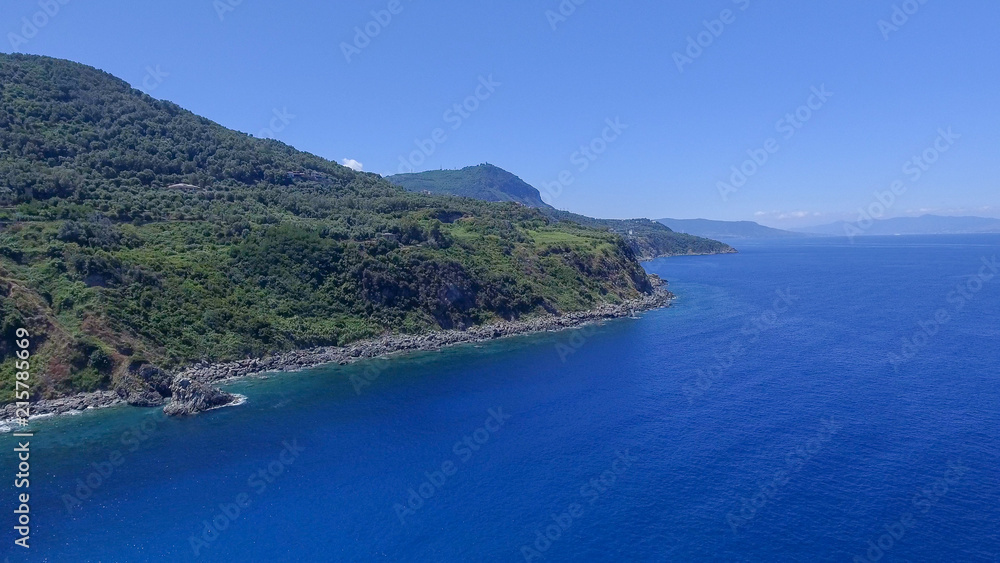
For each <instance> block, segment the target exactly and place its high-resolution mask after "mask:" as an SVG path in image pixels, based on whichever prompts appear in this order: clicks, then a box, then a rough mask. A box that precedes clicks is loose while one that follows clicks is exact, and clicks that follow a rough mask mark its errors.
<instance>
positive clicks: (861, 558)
mask: <svg viewBox="0 0 1000 563" xmlns="http://www.w3.org/2000/svg"><path fill="white" fill-rule="evenodd" d="M968 472H969V468H968V467H966V466H964V465H962V462H961V461H949V462H948V471H946V472H945V474H944V475H943V476H941V477H939V478H938V479H937V480H936V481H934V483H933V484H931V485H930V486H929V487H925V488H923V489H920V490H919V491H917V492H916V493H915V494H914V495H913V498H912V499H911V500H910V505H911V506H912V507H913V509H912V510H907V511H906V512H903V513H902V514H900V515H899V518H897V519H895V520H893V521H892V522H890V523H889V524H886V525H885V526H883V527H882V529H883V530H885V533H883V534H880V535H879V536H877V537H876V538H875V539H870V540H868V544H867V547H868V550H867V551H865V553H864V555H855V556H854V559H852V561H853V562H854V563H876V562H877V561H881V560H882V558H883V557H885V556H886V554H887V553H888V552H889V551H890V550H891V549H892V548H893V547H895V546H896V544H897V543H899V542H900V541H901V540H902V539H903V538H905V537H906V533H907V532H908V531H910V530H912V529H913V528H915V527H916V525H917V517H918V516H919V515H922V514H927V513H928V512H930V510H931V509H932V508H934V506H936V505H937V504H938V503H940V502H941V499H943V498H944V497H945V495H947V494H948V492H949V491H951V489H952V487H954V486H955V485H957V484H958V483H959V482H960V481H961V480H962V477H964V476H965V474H966V473H968ZM914 513H917V514H914Z"/></svg>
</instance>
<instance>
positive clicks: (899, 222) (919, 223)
mask: <svg viewBox="0 0 1000 563" xmlns="http://www.w3.org/2000/svg"><path fill="white" fill-rule="evenodd" d="M861 227H863V225H862V226H859V225H858V224H857V223H848V222H846V221H840V222H837V223H830V224H828V225H819V226H816V227H807V228H803V229H796V230H798V231H800V232H803V233H810V234H821V235H834V236H851V235H852V234H853V235H948V234H977V233H1000V219H990V218H987V217H945V216H941V215H923V216H921V217H894V218H891V219H879V220H877V221H874V222H872V224H871V225H870V226H868V227H867V228H861Z"/></svg>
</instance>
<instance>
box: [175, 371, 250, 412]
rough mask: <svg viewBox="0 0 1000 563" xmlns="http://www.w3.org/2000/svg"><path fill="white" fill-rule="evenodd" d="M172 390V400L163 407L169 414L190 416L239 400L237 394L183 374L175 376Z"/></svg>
mask: <svg viewBox="0 0 1000 563" xmlns="http://www.w3.org/2000/svg"><path fill="white" fill-rule="evenodd" d="M170 391H171V395H172V400H171V401H170V403H169V404H168V405H167V406H165V407H163V412H164V413H166V414H167V415H169V416H190V415H193V414H198V413H200V412H204V411H207V410H210V409H214V408H218V407H224V406H226V405H229V404H232V403H235V402H236V401H238V400H239V397H238V396H237V395H233V394H232V393H226V392H225V391H221V390H219V389H216V388H215V387H212V386H211V385H208V384H205V383H202V382H200V381H196V380H194V379H191V378H190V377H183V376H177V377H176V378H174V382H173V384H172V385H171V386H170Z"/></svg>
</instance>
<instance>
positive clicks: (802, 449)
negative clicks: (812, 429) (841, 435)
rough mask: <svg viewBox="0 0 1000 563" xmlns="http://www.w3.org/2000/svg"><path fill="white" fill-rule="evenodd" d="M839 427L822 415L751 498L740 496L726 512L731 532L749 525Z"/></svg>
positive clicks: (840, 426) (736, 531) (835, 421)
mask: <svg viewBox="0 0 1000 563" xmlns="http://www.w3.org/2000/svg"><path fill="white" fill-rule="evenodd" d="M842 427H843V424H842V423H841V422H840V421H839V420H837V419H835V418H833V417H827V418H824V419H822V420H821V421H820V429H819V430H818V431H817V432H816V435H815V436H813V437H812V438H810V439H809V440H807V441H806V442H805V443H803V444H800V445H798V446H796V447H795V448H792V449H791V450H789V451H788V453H786V454H785V465H784V467H782V468H781V469H778V470H777V471H775V472H774V474H773V475H772V476H771V479H770V480H768V481H766V482H764V483H761V485H760V489H759V490H758V491H757V492H756V493H755V494H753V495H752V496H751V497H750V498H744V497H740V508H739V510H737V511H730V512H729V513H728V514H726V524H729V528H730V529H731V530H732V531H733V533H734V534H737V533H739V531H740V528H745V527H746V526H748V525H749V524H750V523H751V522H752V521H753V519H754V518H755V517H756V516H757V512H758V511H759V510H761V509H763V508H764V507H765V506H767V505H768V504H769V503H770V502H771V501H773V500H774V499H775V498H776V497H777V496H778V493H779V492H781V488H782V487H784V486H785V485H786V484H788V481H789V480H791V478H792V476H793V475H795V474H796V473H798V471H799V470H800V469H802V467H803V466H804V465H805V464H806V463H807V462H809V460H811V459H812V458H813V457H815V456H816V454H818V453H819V452H820V450H822V449H823V446H824V445H825V444H826V443H827V442H829V441H830V440H831V439H833V437H834V436H835V435H836V434H837V432H840V429H841V428H842Z"/></svg>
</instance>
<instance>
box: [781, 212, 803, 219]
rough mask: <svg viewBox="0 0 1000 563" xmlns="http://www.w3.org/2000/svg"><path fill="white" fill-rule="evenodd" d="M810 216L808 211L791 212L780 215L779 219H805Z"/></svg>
mask: <svg viewBox="0 0 1000 563" xmlns="http://www.w3.org/2000/svg"><path fill="white" fill-rule="evenodd" d="M808 216H809V212H808V211H790V212H788V213H782V214H780V215H778V219H803V218H805V217H808Z"/></svg>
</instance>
